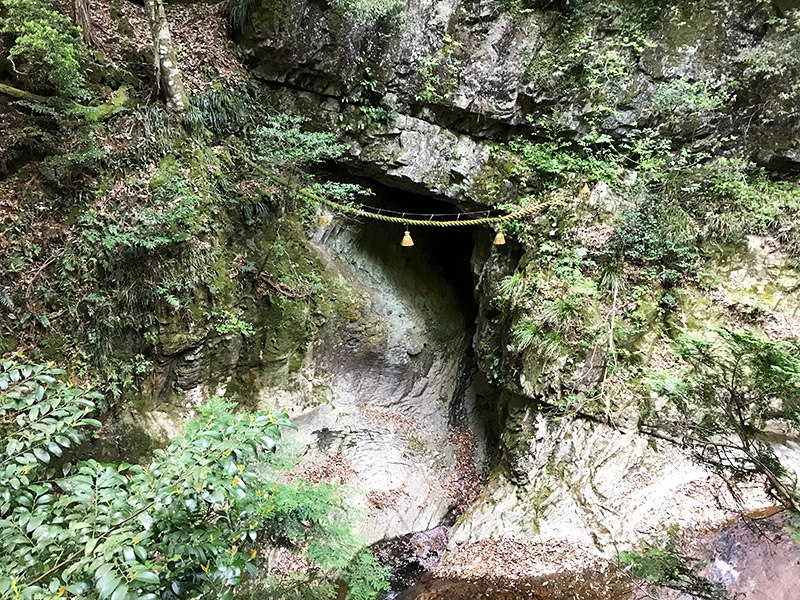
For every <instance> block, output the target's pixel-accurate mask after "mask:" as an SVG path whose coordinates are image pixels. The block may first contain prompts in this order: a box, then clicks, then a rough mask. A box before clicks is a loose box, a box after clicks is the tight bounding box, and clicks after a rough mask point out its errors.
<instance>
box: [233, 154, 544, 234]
mask: <svg viewBox="0 0 800 600" xmlns="http://www.w3.org/2000/svg"><path fill="white" fill-rule="evenodd" d="M228 147H229V148H230V149H231V150H233V151H234V152H235V153H236V154H238V155H239V156H240V157H241V158H242V160H244V162H246V163H247V164H248V165H250V166H251V167H253V168H254V169H255V170H257V171H258V172H259V173H261V174H262V175H264V177H266V178H267V179H269V180H271V181H273V182H275V183H277V184H278V185H280V186H282V187H286V188H289V189H292V190H293V191H295V192H296V193H297V194H298V195H300V196H303V197H305V198H307V199H309V200H312V201H314V202H319V203H321V204H326V205H327V206H330V207H331V208H334V209H335V210H337V211H340V212H343V213H348V214H351V215H357V216H359V217H366V218H368V219H375V220H376V221H385V222H387V223H400V224H401V225H414V226H415V227H459V226H468V225H486V224H492V223H504V222H506V221H512V220H514V219H519V218H522V217H526V216H528V215H530V214H533V213H535V212H538V211H539V210H541V209H542V208H544V207H545V206H547V205H548V204H549V202H538V203H536V204H533V205H531V206H529V207H527V208H524V209H522V210H519V211H517V212H513V213H509V214H507V215H502V216H499V217H484V218H481V219H464V220H460V219H458V220H455V221H433V220H431V219H430V218H429V219H427V220H425V219H408V218H405V217H402V216H400V217H393V216H391V215H383V214H377V213H373V212H369V211H366V210H363V209H361V208H357V207H354V206H348V205H347V204H340V203H339V202H334V201H333V200H330V199H328V198H325V197H324V196H320V195H319V194H315V193H314V192H309V191H308V190H304V189H297V188H296V187H295V186H293V185H292V184H291V183H289V182H288V181H287V180H285V179H283V178H282V177H278V176H277V175H273V174H272V173H270V172H269V171H267V170H266V169H264V168H263V167H262V166H261V165H259V164H258V163H256V162H255V161H253V160H251V159H250V158H249V157H248V156H247V155H245V153H244V152H242V151H241V150H239V149H238V148H236V147H235V146H233V145H231V144H228ZM434 216H436V215H430V217H431V218H432V217H434Z"/></svg>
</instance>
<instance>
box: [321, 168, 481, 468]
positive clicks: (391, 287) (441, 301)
mask: <svg viewBox="0 0 800 600" xmlns="http://www.w3.org/2000/svg"><path fill="white" fill-rule="evenodd" d="M343 179H344V178H343ZM344 180H345V181H347V180H349V181H353V178H348V179H344ZM356 182H357V183H360V184H362V185H365V186H367V187H369V188H370V189H371V190H372V191H373V192H374V194H373V195H371V196H366V197H360V198H359V199H358V202H359V203H363V204H364V205H365V206H369V207H372V208H374V209H380V210H387V211H396V212H400V213H406V216H408V217H409V218H418V216H417V215H429V214H453V213H457V212H458V211H457V209H456V208H455V207H454V206H453V205H452V204H449V203H447V202H444V201H442V200H439V199H436V198H432V197H430V196H424V195H421V194H418V193H414V192H411V191H407V190H403V189H398V188H393V187H388V186H386V185H383V184H381V183H380V182H376V181H374V180H366V181H365V180H363V179H362V180H360V181H359V180H356ZM412 213H416V215H414V214H412ZM332 218H333V220H332V223H331V225H330V226H329V227H320V228H319V230H318V232H317V237H316V238H315V241H316V242H317V243H318V244H319V245H320V246H322V247H323V248H324V249H325V252H326V254H328V255H329V256H331V257H335V261H336V262H338V263H340V264H343V266H344V267H345V270H346V271H347V272H348V275H347V278H348V279H350V280H351V281H353V283H354V286H355V287H358V288H359V292H361V293H363V294H365V295H366V296H368V297H369V307H368V310H366V311H362V314H361V315H360V317H359V319H358V320H357V321H356V322H355V323H354V324H353V325H352V326H351V328H352V329H356V330H357V331H355V333H354V334H353V336H352V338H351V339H349V340H346V342H345V344H344V346H345V348H346V353H339V354H336V355H334V354H330V355H329V360H328V361H327V364H326V368H327V370H328V371H329V372H333V373H337V377H338V378H340V380H341V379H345V380H346V384H347V385H346V386H345V387H346V389H347V390H348V391H352V394H353V395H354V396H356V395H357V396H361V397H363V398H369V400H368V401H369V402H370V403H371V405H374V404H378V405H381V406H384V407H386V408H390V409H391V410H399V411H400V412H401V413H403V414H405V415H407V416H410V417H412V418H419V419H422V420H423V421H425V422H428V423H432V422H434V421H437V422H438V425H437V426H438V427H440V428H442V429H443V430H447V429H453V428H455V427H457V426H459V425H469V426H470V427H473V428H474V427H477V428H478V429H479V431H476V434H478V436H479V437H481V438H483V439H486V438H487V436H488V437H494V432H493V431H492V432H490V431H488V429H493V428H494V427H493V425H491V423H493V420H494V419H493V418H492V415H491V414H489V413H490V412H491V411H492V410H493V397H494V395H495V393H494V390H493V389H490V388H491V386H489V385H488V384H487V383H486V382H485V379H484V378H483V376H482V375H481V374H480V373H479V372H478V368H477V364H476V360H475V354H474V351H473V347H472V342H473V337H474V334H475V328H476V322H477V318H478V311H479V307H478V303H477V301H476V297H475V285H476V276H475V273H474V272H473V268H472V256H473V251H474V249H475V243H476V240H478V241H479V242H480V243H483V244H487V245H488V244H490V243H491V236H492V235H493V232H492V231H491V230H490V229H489V228H488V227H485V226H484V227H481V226H456V227H433V226H428V227H425V226H416V227H415V226H412V227H410V232H411V236H412V237H413V240H414V245H413V246H411V247H403V246H402V245H401V240H402V239H403V235H404V232H405V226H404V225H403V224H400V223H390V222H385V221H379V220H374V219H369V218H366V217H363V218H353V217H351V216H349V215H339V214H336V213H332ZM478 236H485V239H481V238H480V237H478ZM365 313H368V314H365ZM365 332H366V335H365ZM372 332H376V335H374V336H373V337H374V338H375V339H378V338H380V335H385V337H386V342H385V345H384V346H382V347H379V348H376V349H375V350H374V352H373V351H371V350H370V349H369V348H367V345H366V344H364V343H363V342H364V338H365V337H370V336H371V335H372ZM339 337H340V338H341V337H342V336H339ZM490 397H491V399H490ZM365 401H366V400H365ZM432 403H436V404H438V405H439V406H442V405H444V406H445V411H443V412H442V411H439V413H438V414H437V415H436V418H434V416H433V415H432V414H431V412H432V411H431V409H430V404H432ZM484 410H485V411H486V412H487V414H485V415H484V414H471V413H476V411H479V412H481V413H482V412H483V411H484ZM442 417H444V419H445V420H444V421H442ZM481 454H483V451H481ZM481 458H482V459H483V458H485V456H482V457H481Z"/></svg>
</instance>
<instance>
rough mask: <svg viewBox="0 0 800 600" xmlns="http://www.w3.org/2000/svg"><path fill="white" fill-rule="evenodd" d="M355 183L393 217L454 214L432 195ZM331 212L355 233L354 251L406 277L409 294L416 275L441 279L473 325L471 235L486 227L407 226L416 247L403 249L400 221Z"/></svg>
mask: <svg viewBox="0 0 800 600" xmlns="http://www.w3.org/2000/svg"><path fill="white" fill-rule="evenodd" d="M358 183H360V184H362V185H364V186H366V187H369V188H370V189H371V190H372V191H373V192H374V195H372V196H363V197H360V198H359V202H360V203H363V204H364V205H365V206H369V207H372V208H375V209H380V210H384V211H387V214H392V216H400V214H395V213H401V214H402V213H405V214H406V216H408V217H409V218H410V219H421V218H425V217H424V216H420V215H430V214H455V213H458V210H457V209H456V208H455V207H454V206H453V205H452V204H449V203H448V202H445V201H443V200H439V199H436V198H432V197H430V196H425V195H422V194H417V193H414V192H410V191H406V190H402V189H398V188H393V187H389V186H386V185H383V184H381V183H379V182H377V181H375V180H363V179H362V180H360V181H358ZM388 211H394V212H393V213H389V212H388ZM327 212H329V211H327ZM332 214H333V218H334V219H335V220H337V221H338V222H339V223H340V224H341V223H342V222H343V221H344V222H345V223H346V225H345V227H346V228H347V229H348V230H350V231H351V232H353V233H354V234H355V243H356V246H357V248H358V250H360V251H362V252H365V253H368V254H369V255H371V256H372V257H373V259H374V260H375V261H376V262H378V263H380V265H381V266H382V267H383V268H384V269H385V270H386V271H387V272H388V273H393V274H394V275H396V276H398V277H397V278H398V279H400V280H401V281H404V282H405V285H406V286H407V288H408V293H409V294H413V293H414V292H415V290H417V288H418V285H415V282H414V279H419V278H420V277H426V276H430V275H435V276H438V277H439V278H441V279H442V281H443V282H444V283H446V284H447V286H448V287H449V288H451V290H452V291H453V293H454V294H453V296H454V297H453V300H454V301H455V303H456V304H457V308H458V309H459V311H460V312H462V313H463V314H464V316H466V317H467V318H468V322H469V323H471V324H473V325H474V322H475V317H476V316H477V313H478V306H477V303H476V301H475V279H474V275H473V272H472V267H471V258H472V252H473V249H474V246H475V243H474V240H475V235H476V234H478V235H480V234H485V235H487V236H488V235H490V232H489V231H488V230H486V228H485V227H480V226H457V227H431V226H410V227H409V228H408V229H409V231H410V233H411V237H412V238H413V241H414V245H413V246H411V247H403V246H401V240H402V239H403V234H404V232H405V230H406V228H405V226H404V225H402V224H400V223H389V222H384V221H379V220H374V219H369V218H366V217H362V218H358V217H352V216H350V215H339V214H337V213H335V212H333V213H332ZM453 219H455V217H453ZM340 231H341V229H339V228H334V231H333V233H339V232H340ZM403 274H406V275H407V276H403Z"/></svg>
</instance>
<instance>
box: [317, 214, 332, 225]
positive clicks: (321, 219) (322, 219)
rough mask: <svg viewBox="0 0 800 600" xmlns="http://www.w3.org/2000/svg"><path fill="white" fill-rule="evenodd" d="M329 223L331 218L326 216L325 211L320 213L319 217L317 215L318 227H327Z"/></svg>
mask: <svg viewBox="0 0 800 600" xmlns="http://www.w3.org/2000/svg"><path fill="white" fill-rule="evenodd" d="M330 224H331V220H330V219H329V218H328V215H326V214H325V213H322V214H321V215H320V217H319V221H318V222H317V225H319V226H320V227H327V226H328V225H330Z"/></svg>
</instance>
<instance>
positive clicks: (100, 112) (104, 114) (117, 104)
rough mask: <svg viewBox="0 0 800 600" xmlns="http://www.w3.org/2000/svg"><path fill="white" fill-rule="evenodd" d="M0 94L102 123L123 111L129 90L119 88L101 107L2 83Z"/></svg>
mask: <svg viewBox="0 0 800 600" xmlns="http://www.w3.org/2000/svg"><path fill="white" fill-rule="evenodd" d="M0 94H5V95H7V96H11V97H12V98H16V99H17V100H25V101H26V102H33V103H35V104H43V105H45V106H50V107H52V108H55V109H62V110H63V109H66V112H67V114H71V115H75V116H81V117H83V118H84V119H86V120H87V121H102V120H104V119H107V118H109V117H110V116H112V115H115V114H116V113H118V112H119V111H120V110H122V108H123V106H124V105H125V103H126V102H127V101H128V89H127V88H126V87H125V86H122V87H121V88H119V89H118V90H117V91H116V93H115V94H114V96H113V97H112V98H111V100H110V101H108V102H106V103H104V104H101V105H99V106H85V105H83V104H78V103H77V102H75V101H74V100H66V99H64V98H58V97H56V96H39V95H38V94H32V93H31V92H26V91H25V90H21V89H19V88H15V87H12V86H10V85H6V84H4V83H0Z"/></svg>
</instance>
